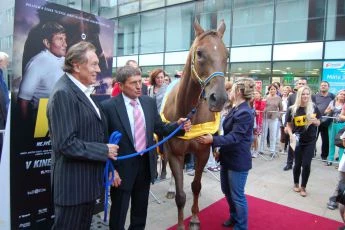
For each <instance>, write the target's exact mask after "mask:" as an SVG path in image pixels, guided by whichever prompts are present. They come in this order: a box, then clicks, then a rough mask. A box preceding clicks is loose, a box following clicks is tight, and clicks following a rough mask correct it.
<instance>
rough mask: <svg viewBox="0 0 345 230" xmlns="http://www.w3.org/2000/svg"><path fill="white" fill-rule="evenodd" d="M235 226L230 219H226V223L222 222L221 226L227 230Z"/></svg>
mask: <svg viewBox="0 0 345 230" xmlns="http://www.w3.org/2000/svg"><path fill="white" fill-rule="evenodd" d="M234 225H235V221H233V220H232V219H227V220H226V221H224V223H223V226H224V227H227V228H231V227H234Z"/></svg>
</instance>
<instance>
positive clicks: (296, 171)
mask: <svg viewBox="0 0 345 230" xmlns="http://www.w3.org/2000/svg"><path fill="white" fill-rule="evenodd" d="M320 118H321V113H320V111H319V110H318V108H317V107H316V106H315V105H314V104H313V102H312V100H311V90H310V88H309V87H308V86H303V87H301V88H299V89H298V91H297V95H296V101H295V104H293V105H292V106H290V108H288V111H287V113H286V122H287V131H288V134H289V136H290V145H292V144H291V143H296V145H295V146H294V147H295V165H294V167H293V181H294V187H293V190H294V191H295V192H299V193H300V195H301V196H303V197H305V196H307V192H306V187H307V183H308V179H309V175H310V166H311V160H312V158H313V156H314V152H315V145H316V140H317V138H316V137H317V126H319V125H320ZM292 148H293V147H292ZM300 176H302V180H301V185H300V183H299V181H300Z"/></svg>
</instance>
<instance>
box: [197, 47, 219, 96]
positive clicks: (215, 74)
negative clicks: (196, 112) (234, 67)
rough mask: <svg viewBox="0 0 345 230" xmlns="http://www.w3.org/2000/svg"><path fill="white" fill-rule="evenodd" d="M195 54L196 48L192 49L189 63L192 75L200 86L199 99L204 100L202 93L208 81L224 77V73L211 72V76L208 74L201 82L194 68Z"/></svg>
mask: <svg viewBox="0 0 345 230" xmlns="http://www.w3.org/2000/svg"><path fill="white" fill-rule="evenodd" d="M195 53H196V48H195V49H194V51H193V53H192V55H193V56H192V61H191V70H192V72H193V75H194V76H195V78H196V79H197V80H198V82H199V84H200V86H201V97H202V98H204V94H205V93H204V91H205V87H206V86H207V85H208V84H209V83H210V81H211V80H212V79H213V78H214V77H224V76H225V75H224V73H223V72H213V73H212V74H210V75H209V76H208V77H207V78H206V79H205V80H202V79H201V77H199V74H198V72H197V70H196V68H195Z"/></svg>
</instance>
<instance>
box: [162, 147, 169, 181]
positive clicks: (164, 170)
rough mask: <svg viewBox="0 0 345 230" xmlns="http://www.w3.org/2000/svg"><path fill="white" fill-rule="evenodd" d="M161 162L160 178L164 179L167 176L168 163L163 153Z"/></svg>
mask: <svg viewBox="0 0 345 230" xmlns="http://www.w3.org/2000/svg"><path fill="white" fill-rule="evenodd" d="M161 163H162V169H161V177H160V179H161V180H164V179H166V178H167V164H168V159H167V157H166V154H165V153H162V154H161Z"/></svg>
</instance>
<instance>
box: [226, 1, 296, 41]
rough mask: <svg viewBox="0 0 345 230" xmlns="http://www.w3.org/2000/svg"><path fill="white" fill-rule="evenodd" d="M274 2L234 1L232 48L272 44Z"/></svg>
mask: <svg viewBox="0 0 345 230" xmlns="http://www.w3.org/2000/svg"><path fill="white" fill-rule="evenodd" d="M273 2H274V1H273V0H257V1H243V0H234V9H233V12H234V15H233V32H232V33H233V37H232V46H245V45H259V44H270V43H272V34H273V12H274V5H273ZM292 31H293V30H292Z"/></svg>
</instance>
